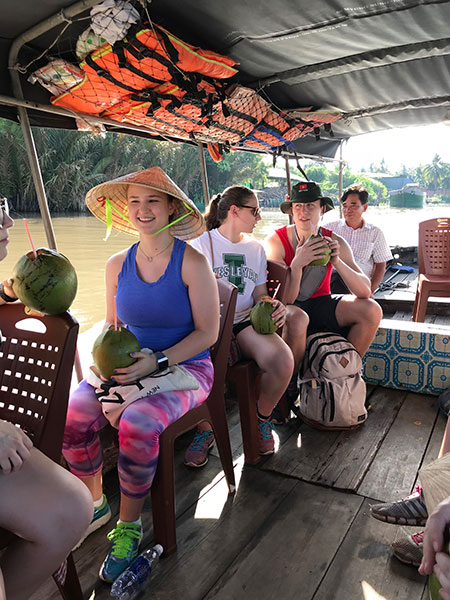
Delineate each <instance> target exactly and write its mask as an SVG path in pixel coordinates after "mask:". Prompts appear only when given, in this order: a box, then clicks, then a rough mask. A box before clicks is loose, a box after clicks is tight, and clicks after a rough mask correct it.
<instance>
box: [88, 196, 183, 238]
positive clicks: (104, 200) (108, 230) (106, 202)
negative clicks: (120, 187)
mask: <svg viewBox="0 0 450 600" xmlns="http://www.w3.org/2000/svg"><path fill="white" fill-rule="evenodd" d="M181 201H182V202H183V204H184V206H185V208H187V211H188V212H187V213H186V214H184V215H181V217H178V219H175V221H172V222H171V223H168V224H167V225H164V227H161V229H159V230H158V231H155V233H153V234H152V235H156V234H157V233H160V232H161V231H164V229H167V228H168V227H171V226H172V225H175V223H178V222H179V221H181V220H182V219H185V218H186V217H188V216H189V215H191V214H192V213H193V212H194V209H193V208H192V207H191V206H189V204H187V203H186V202H185V201H184V200H181ZM97 202H101V203H102V204H103V206H104V207H105V216H106V236H105V237H104V238H103V241H104V242H106V240H107V239H108V238H109V236H110V235H111V231H112V224H113V223H112V211H113V210H115V211H116V213H118V214H119V215H120V216H121V217H122V219H125V221H126V222H127V223H129V224H130V225H132V223H131V221H130V219H129V218H128V217H126V216H125V215H124V214H123V212H121V211H120V210H119V209H118V208H116V207H115V206H114V204H113V203H112V202H111V198H107V197H106V196H100V198H97Z"/></svg>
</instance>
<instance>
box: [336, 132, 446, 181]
mask: <svg viewBox="0 0 450 600" xmlns="http://www.w3.org/2000/svg"><path fill="white" fill-rule="evenodd" d="M435 154H439V156H440V157H441V159H442V160H443V161H444V162H447V163H450V126H447V125H443V124H437V125H427V126H423V127H406V128H404V129H393V130H389V131H378V132H376V133H368V134H365V135H358V136H355V137H354V138H351V139H350V140H349V141H348V142H347V143H346V144H345V145H344V147H343V150H342V157H343V159H344V160H345V161H347V162H348V166H349V168H350V169H351V170H352V171H353V172H358V171H360V170H361V169H362V168H366V169H367V168H368V167H369V165H370V163H375V164H376V165H379V164H380V162H381V159H382V158H384V161H385V163H386V164H387V166H388V168H389V170H390V172H395V171H397V170H399V169H401V167H402V165H405V166H406V167H418V166H419V165H425V164H428V163H430V162H431V161H432V159H433V157H434V155H435Z"/></svg>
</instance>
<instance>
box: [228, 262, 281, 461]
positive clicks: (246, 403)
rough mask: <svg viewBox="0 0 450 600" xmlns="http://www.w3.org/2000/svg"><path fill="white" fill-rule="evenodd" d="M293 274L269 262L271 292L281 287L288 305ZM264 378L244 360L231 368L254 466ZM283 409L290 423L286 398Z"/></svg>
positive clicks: (244, 438)
mask: <svg viewBox="0 0 450 600" xmlns="http://www.w3.org/2000/svg"><path fill="white" fill-rule="evenodd" d="M289 273H290V270H289V268H288V267H286V266H285V265H283V264H281V263H278V262H275V261H273V260H268V261H267V289H268V292H269V294H270V295H271V296H273V294H274V293H275V290H276V289H277V287H278V285H279V284H280V288H279V290H278V293H277V298H278V300H280V301H281V302H284V296H285V293H286V290H287V282H288V277H289ZM260 376H261V372H260V371H259V369H258V365H257V364H256V363H255V361H253V360H240V361H239V362H237V363H236V364H234V365H233V366H231V367H228V373H227V379H228V380H229V381H231V383H233V384H234V386H235V388H236V396H237V399H238V403H239V415H240V421H241V430H242V443H243V446H244V457H245V462H246V463H247V464H251V465H254V464H256V463H257V462H259V460H260V458H261V457H260V454H259V435H258V417H257V414H256V403H257V399H258V393H259V382H260ZM279 406H280V410H281V414H282V417H283V418H284V419H287V417H288V408H287V402H286V400H285V398H284V396H283V397H282V398H281V399H280V403H279Z"/></svg>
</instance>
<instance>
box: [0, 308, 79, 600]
mask: <svg viewBox="0 0 450 600" xmlns="http://www.w3.org/2000/svg"><path fill="white" fill-rule="evenodd" d="M0 329H1V331H2V345H1V348H0V419H4V420H7V421H10V422H11V423H15V424H17V425H20V427H22V428H23V429H24V430H25V431H26V433H27V434H28V435H29V437H30V438H31V439H32V441H33V444H34V446H35V447H36V448H38V449H39V450H41V452H43V453H44V454H46V455H47V456H48V457H49V458H51V459H52V460H54V461H55V462H57V463H59V462H60V459H61V449H62V442H63V434H64V425H65V421H66V412H67V402H68V398H69V388H70V381H71V375H72V368H73V363H74V357H75V350H76V343H77V336H78V323H77V321H75V319H74V318H73V317H72V316H71V315H70V314H69V313H65V314H62V315H58V316H52V317H49V316H33V317H29V316H28V315H26V314H25V312H24V306H23V304H21V303H19V302H16V303H14V304H6V305H2V306H0ZM13 538H14V535H13V534H11V533H10V532H9V531H7V530H5V529H1V528H0V548H5V547H6V546H7V545H8V543H9V542H10V541H11V540H12V539H13ZM66 563H67V564H65V565H64V568H62V569H60V570H59V571H58V573H55V574H54V575H53V578H54V579H55V582H56V584H57V585H58V588H59V590H60V592H61V596H62V597H63V598H64V600H83V594H82V592H81V587H80V582H79V580H78V575H77V572H76V569H75V565H74V562H73V558H72V554H70V555H69V556H68V558H67V561H66ZM24 568H26V566H25V567H24Z"/></svg>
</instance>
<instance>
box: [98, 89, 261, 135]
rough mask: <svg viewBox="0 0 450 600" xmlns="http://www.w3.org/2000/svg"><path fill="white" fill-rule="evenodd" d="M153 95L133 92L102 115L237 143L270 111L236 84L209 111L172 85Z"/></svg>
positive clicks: (174, 132) (168, 131)
mask: <svg viewBox="0 0 450 600" xmlns="http://www.w3.org/2000/svg"><path fill="white" fill-rule="evenodd" d="M149 94H150V93H149ZM151 95H152V97H151V98H149V100H148V101H145V102H142V101H140V100H139V97H138V96H135V95H133V94H132V95H131V96H130V97H128V98H126V99H123V100H122V101H121V102H120V103H119V104H116V105H115V106H113V107H111V108H110V109H108V110H106V111H105V112H103V113H102V116H103V117H106V118H108V119H112V120H114V121H119V122H125V123H131V124H134V125H140V126H141V127H148V128H149V129H151V130H153V131H155V132H156V133H163V134H166V135H173V136H177V137H184V138H195V139H196V140H197V141H204V142H220V143H223V142H228V143H230V144H234V143H237V142H238V141H239V140H240V139H242V138H244V137H245V136H246V135H247V134H248V133H249V132H250V131H253V130H254V129H255V127H256V126H257V124H258V123H259V122H260V121H261V119H262V118H263V116H264V114H266V113H267V111H268V110H269V105H268V103H267V102H266V101H265V100H264V99H263V98H261V96H259V95H258V94H257V93H256V92H255V91H254V90H251V89H249V88H245V87H242V86H233V87H232V88H231V90H229V91H227V92H226V93H225V98H224V100H223V101H216V102H215V103H214V104H213V105H212V107H211V110H210V111H207V112H206V111H205V110H204V108H205V107H204V106H203V105H202V104H201V103H200V104H194V103H192V102H191V101H189V100H186V97H187V96H188V94H186V93H184V92H183V91H182V90H180V89H179V88H177V87H176V86H173V85H171V84H165V85H163V86H160V87H158V88H156V89H155V90H154V91H153V92H152V94H151Z"/></svg>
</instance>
